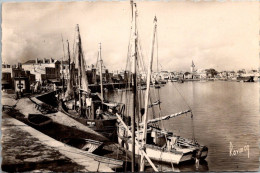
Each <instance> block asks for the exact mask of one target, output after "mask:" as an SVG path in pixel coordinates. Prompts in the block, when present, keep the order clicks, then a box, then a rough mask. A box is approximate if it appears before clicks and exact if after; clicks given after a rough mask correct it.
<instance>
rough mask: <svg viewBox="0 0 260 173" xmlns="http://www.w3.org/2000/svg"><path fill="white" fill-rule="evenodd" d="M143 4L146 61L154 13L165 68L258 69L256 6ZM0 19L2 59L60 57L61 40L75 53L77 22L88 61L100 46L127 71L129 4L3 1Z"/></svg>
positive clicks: (111, 65) (107, 59) (108, 63)
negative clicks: (191, 66) (74, 43)
mask: <svg viewBox="0 0 260 173" xmlns="http://www.w3.org/2000/svg"><path fill="white" fill-rule="evenodd" d="M137 7H138V23H137V24H138V29H139V35H140V37H139V39H140V40H139V41H140V42H141V44H142V50H143V55H144V58H145V62H146V64H147V61H148V58H149V56H150V49H151V36H152V27H153V17H154V15H155V14H156V16H157V19H158V28H157V29H158V30H157V34H158V55H159V61H160V64H161V66H162V67H163V69H164V70H182V69H183V70H189V68H190V65H191V61H192V60H194V62H195V65H196V67H197V68H209V67H211V68H217V69H220V70H224V69H236V68H257V67H258V38H259V36H258V32H259V31H258V3H257V2H237V3H234V2H224V3H219V2H200V3H194V2H188V1H187V2H176V1H170V2H146V1H145V2H144V1H140V2H139V1H138V2H137ZM2 20H3V25H2V26H3V30H2V33H3V37H2V43H3V44H2V45H3V47H2V48H3V49H2V57H3V61H4V62H7V63H11V64H14V63H17V62H18V61H21V62H25V61H26V60H29V59H35V58H50V57H53V58H55V59H61V57H62V56H63V54H64V52H63V45H62V41H61V35H62V36H63V39H64V42H66V40H67V39H68V40H69V42H70V47H71V49H72V48H73V42H74V37H75V26H76V24H79V25H80V32H81V37H82V44H83V50H84V53H85V58H86V61H87V63H91V64H92V63H93V64H95V63H96V58H97V51H98V43H100V42H101V43H102V57H103V59H104V62H105V65H106V66H107V67H108V68H109V69H111V70H114V69H122V68H125V63H126V57H127V47H128V43H129V34H130V25H131V11H130V5H129V2H22V3H4V4H3V19H2ZM156 47H157V46H156ZM66 52H67V48H66V44H65V53H66ZM71 52H72V50H71Z"/></svg>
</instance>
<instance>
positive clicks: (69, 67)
mask: <svg viewBox="0 0 260 173" xmlns="http://www.w3.org/2000/svg"><path fill="white" fill-rule="evenodd" d="M67 43H68V56H69V59H68V60H69V72H70V44H69V41H68V40H67ZM69 74H70V73H69Z"/></svg>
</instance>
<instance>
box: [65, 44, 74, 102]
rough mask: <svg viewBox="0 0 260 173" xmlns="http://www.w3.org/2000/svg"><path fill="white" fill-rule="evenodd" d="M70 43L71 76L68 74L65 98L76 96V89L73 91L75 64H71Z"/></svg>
mask: <svg viewBox="0 0 260 173" xmlns="http://www.w3.org/2000/svg"><path fill="white" fill-rule="evenodd" d="M67 43H68V58H69V76H68V82H67V90H66V92H65V99H70V98H73V97H74V91H73V79H74V77H73V70H74V69H73V66H72V65H71V62H70V61H71V60H70V47H69V42H68V40H67Z"/></svg>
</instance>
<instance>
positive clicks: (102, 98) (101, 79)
mask: <svg viewBox="0 0 260 173" xmlns="http://www.w3.org/2000/svg"><path fill="white" fill-rule="evenodd" d="M98 55H99V61H100V62H99V67H100V69H99V71H100V72H99V74H100V92H101V103H103V100H104V96H103V76H102V64H103V60H102V58H101V43H99V54H98Z"/></svg>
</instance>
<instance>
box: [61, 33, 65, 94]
mask: <svg viewBox="0 0 260 173" xmlns="http://www.w3.org/2000/svg"><path fill="white" fill-rule="evenodd" d="M61 40H62V46H63V57H62V60H61V73H62V94H64V91H65V89H64V72H63V60H64V58H65V51H64V43H63V37H62V35H61Z"/></svg>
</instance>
